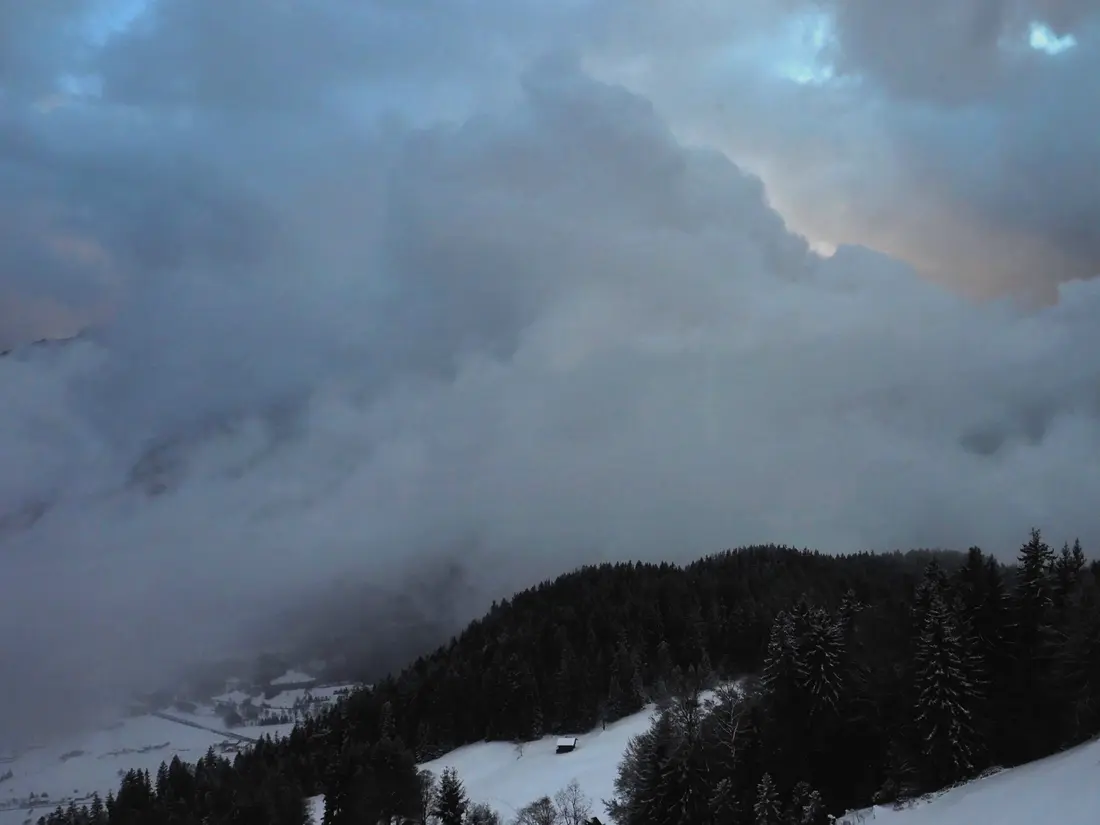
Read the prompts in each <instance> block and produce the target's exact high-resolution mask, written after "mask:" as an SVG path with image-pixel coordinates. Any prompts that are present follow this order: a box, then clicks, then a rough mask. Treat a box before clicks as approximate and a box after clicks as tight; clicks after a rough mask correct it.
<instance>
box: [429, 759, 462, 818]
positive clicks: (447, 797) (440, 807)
mask: <svg viewBox="0 0 1100 825" xmlns="http://www.w3.org/2000/svg"><path fill="white" fill-rule="evenodd" d="M469 804H470V801H469V798H468V797H467V796H466V788H465V787H464V786H463V784H462V781H461V780H460V779H459V778H458V772H457V771H456V770H455V769H454V768H444V769H443V774H442V776H441V777H440V780H439V792H438V793H437V794H436V801H435V807H434V808H433V809H432V815H433V816H435V817H436V818H438V819H439V821H440V823H441V825H462V820H463V818H464V817H465V815H466V808H467V807H468V806H469Z"/></svg>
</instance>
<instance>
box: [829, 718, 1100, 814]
mask: <svg viewBox="0 0 1100 825" xmlns="http://www.w3.org/2000/svg"><path fill="white" fill-rule="evenodd" d="M1098 776H1100V739H1098V740H1094V741H1092V742H1089V743H1087V744H1084V745H1081V746H1080V747H1077V748H1074V749H1073V750H1069V751H1066V752H1065V753H1060V754H1056V755H1055V756H1050V757H1047V758H1046V759H1040V760H1038V761H1037V762H1031V763H1030V764H1027V765H1021V766H1020V767H1018V768H1013V769H1011V770H1007V771H1001V772H1000V773H997V774H994V775H993V776H987V777H984V778H982V779H975V780H974V781H972V782H967V783H966V784H965V785H960V786H959V787H957V788H953V789H951V790H949V791H945V792H943V793H940V794H935V795H932V796H931V798H928V799H925V800H921V801H919V802H916V803H914V804H912V805H911V806H910V807H906V808H902V809H900V810H899V809H895V808H893V807H880V806H875V807H873V808H868V809H865V810H862V811H856V812H854V813H850V814H847V815H846V816H843V817H839V818H838V820H837V825H860V823H866V825H870V824H871V823H873V825H982V824H983V823H987V824H988V825H1036V823H1044V825H1046V824H1047V823H1049V825H1095V823H1097V822H1100V782H1097V781H1096V780H1097V777H1098Z"/></svg>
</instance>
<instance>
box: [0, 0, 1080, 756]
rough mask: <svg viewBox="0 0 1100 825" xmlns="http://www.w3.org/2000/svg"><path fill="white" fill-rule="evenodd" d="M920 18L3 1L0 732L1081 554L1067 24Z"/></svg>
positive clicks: (1076, 125)
mask: <svg viewBox="0 0 1100 825" xmlns="http://www.w3.org/2000/svg"><path fill="white" fill-rule="evenodd" d="M930 2H931V6H932V8H931V9H926V8H925V6H927V5H928V3H925V4H923V5H922V6H921V10H920V12H919V13H918V12H917V11H916V8H917V7H916V6H915V5H913V4H912V3H911V2H909V0H855V1H854V2H852V1H851V0H849V1H847V2H843V3H842V2H840V0H822V1H821V2H815V3H809V2H808V1H807V2H804V0H749V1H748V2H743V3H736V4H725V5H726V6H730V8H724V7H722V8H720V7H719V6H720V5H722V4H718V5H716V4H712V3H705V2H687V3H681V4H666V3H658V2H655V0H630V2H626V0H576V2H571V3H560V4H546V3H538V2H534V0H510V2H507V3H505V2H503V0H480V2H470V3H434V2H429V0H412V1H411V2H410V0H405V2H402V3H394V2H390V0H361V2H359V3H356V4H354V5H349V4H347V3H344V2H340V0H312V2H308V3H307V2H297V0H289V2H284V3H268V2H261V0H234V2H232V3H226V2H224V0H126V1H125V2H123V0H88V2H75V0H35V2H26V3H6V4H0V350H10V352H8V354H6V355H5V356H3V357H0V734H3V735H0V739H4V738H5V737H7V738H9V739H10V740H11V741H21V742H22V741H28V740H30V739H32V738H34V737H43V736H48V735H50V734H51V733H53V732H55V731H60V730H65V729H68V728H71V727H73V726H76V725H79V724H82V723H85V722H88V721H89V720H92V719H94V718H97V715H98V714H99V713H100V712H101V711H103V710H104V708H105V707H108V706H110V707H113V706H114V705H115V704H117V703H118V700H119V697H120V696H122V695H126V694H128V693H129V692H131V691H134V690H143V689H152V688H154V687H160V686H162V685H163V684H164V683H166V682H168V683H170V682H171V680H172V679H173V678H175V676H174V674H176V673H179V672H182V669H183V668H184V667H185V666H186V665H188V664H190V663H194V662H199V661H206V660H211V659H215V658H217V657H221V656H227V655H234V654H240V653H253V652H258V651H260V650H268V649H274V648H276V647H279V646H284V647H295V648H297V649H307V648H310V647H311V646H314V645H316V646H318V647H322V646H324V645H325V644H328V645H329V646H330V647H338V646H339V643H338V642H337V641H336V640H338V639H340V638H345V637H346V638H348V639H354V640H355V641H354V642H352V641H349V642H348V644H357V645H359V646H361V648H362V649H361V650H359V651H357V654H359V655H362V656H364V657H365V658H366V659H367V660H369V662H370V663H371V664H372V666H373V667H375V669H377V670H386V669H389V668H392V667H397V666H400V665H402V664H403V663H405V661H406V660H408V659H409V658H411V657H413V656H415V655H417V654H419V653H421V652H423V651H424V650H426V649H427V648H429V647H430V646H432V645H434V644H436V643H439V642H441V641H445V639H446V638H447V636H448V635H449V634H450V633H453V632H455V631H456V630H457V629H458V628H460V627H461V626H462V625H463V624H464V623H465V622H467V621H468V620H470V619H471V618H473V617H475V616H477V615H479V614H480V613H482V612H483V611H484V610H485V609H486V608H487V607H488V605H489V604H490V603H491V601H492V600H494V599H500V598H503V597H506V596H508V595H510V594H511V593H512V592H513V591H515V590H516V589H518V588H523V587H527V586H529V585H532V584H534V583H536V582H538V581H539V580H541V579H543V578H546V577H549V576H554V575H557V574H559V573H561V572H564V571H566V570H568V569H570V568H572V567H575V566H577V565H581V564H588V563H597V562H600V561H605V560H624V559H643V560H668V561H675V562H683V561H689V560H691V559H694V558H697V557H699V556H701V555H703V554H706V553H710V552H715V551H718V550H721V549H724V548H727V547H733V546H739V545H747V544H753V543H767V542H777V543H786V544H791V545H796V546H800V547H801V546H807V547H815V548H820V549H821V550H823V551H827V552H842V551H856V550H864V549H877V550H893V549H895V548H900V549H908V548H913V547H946V548H960V549H966V548H967V547H968V546H970V545H980V546H981V547H982V548H983V549H985V550H986V551H988V552H991V553H993V554H995V555H997V556H998V557H999V558H1002V559H1004V560H1009V559H1011V558H1012V557H1013V556H1014V554H1015V553H1016V550H1017V549H1018V547H1019V545H1020V543H1021V541H1023V540H1024V539H1026V536H1027V531H1028V530H1029V528H1031V527H1033V526H1041V527H1043V528H1044V530H1045V531H1047V534H1048V535H1049V538H1050V540H1051V541H1052V542H1055V543H1057V544H1058V545H1060V544H1061V542H1062V541H1063V540H1064V539H1069V540H1071V541H1072V539H1073V538H1074V536H1080V538H1081V541H1082V543H1083V544H1084V545H1085V547H1086V548H1087V549H1088V551H1089V552H1090V553H1092V554H1095V550H1096V548H1097V547H1098V546H1100V511H1098V510H1097V508H1096V502H1097V500H1098V499H1100V464H1098V463H1097V462H1096V461H1095V460H1094V458H1095V456H1096V454H1097V450H1098V449H1100V325H1098V324H1097V322H1096V321H1097V318H1098V313H1100V283H1098V282H1097V281H1096V280H1094V279H1093V276H1095V275H1096V274H1097V272H1098V271H1100V233H1098V232H1097V227H1098V226H1100V222H1098V221H1100V194H1098V193H1100V177H1098V176H1100V142H1098V141H1097V140H1095V132H1096V130H1095V121H1096V113H1097V111H1100V46H1098V43H1100V12H1098V10H1097V6H1096V5H1095V4H1093V3H1086V2H1083V0H1078V1H1077V2H1073V1H1072V0H1016V1H1015V2H1009V0H993V2H985V0H952V2H951V4H950V8H951V10H952V14H954V15H957V16H958V18H957V20H955V22H954V23H952V24H951V25H950V26H948V24H947V23H945V22H943V21H944V20H945V19H946V18H945V17H944V16H943V15H939V14H938V13H937V10H938V9H939V7H940V6H942V7H943V8H944V9H947V8H948V6H947V3H948V0H930ZM953 19H954V18H953ZM958 21H963V22H965V25H962V24H960V23H958ZM964 31H965V35H964V34H960V32H964ZM1037 32H1038V34H1037ZM1059 44H1060V45H1059ZM1056 46H1057V47H1056ZM40 339H48V340H46V341H43V342H40V343H33V342H35V341H40ZM364 639H366V641H364ZM326 640H327V641H326ZM330 652H331V651H330ZM74 692H79V693H80V695H81V697H82V698H81V699H80V701H75V700H74V699H73V695H74ZM0 744H3V742H0Z"/></svg>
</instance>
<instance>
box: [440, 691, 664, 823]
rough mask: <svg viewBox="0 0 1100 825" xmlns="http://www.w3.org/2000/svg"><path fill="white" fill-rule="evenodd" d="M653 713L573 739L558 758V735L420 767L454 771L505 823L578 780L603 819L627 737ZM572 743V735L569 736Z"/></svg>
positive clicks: (456, 754) (480, 747)
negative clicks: (572, 744)
mask: <svg viewBox="0 0 1100 825" xmlns="http://www.w3.org/2000/svg"><path fill="white" fill-rule="evenodd" d="M652 711H653V709H652V708H647V709H646V710H643V711H641V712H640V713H636V714H634V715H633V716H628V717H626V718H625V719H620V720H619V721H618V722H614V723H612V724H610V725H608V726H607V729H606V730H594V731H592V732H590V733H585V734H582V735H579V736H577V749H576V750H575V751H572V752H571V753H563V754H558V753H555V751H556V750H557V743H558V737H555V736H548V737H546V738H544V739H540V740H538V741H535V742H527V743H525V744H524V745H523V746H522V747H520V746H517V745H513V744H510V743H507V742H479V743H478V744H476V745H467V746H466V747H464V748H459V749H458V750H454V751H451V752H450V753H448V754H447V755H446V756H442V757H440V758H439V759H435V760H433V761H431V762H426V763H424V764H423V765H421V767H422V768H427V769H428V770H430V771H431V772H432V773H434V774H435V775H436V776H439V775H440V774H441V773H442V772H443V769H444V768H454V769H455V770H456V771H458V776H459V779H461V780H462V783H463V784H464V785H465V786H466V793H467V794H468V795H469V797H470V799H471V800H473V801H474V802H484V803H486V804H487V805H489V806H490V807H491V808H495V809H496V810H497V811H498V812H499V813H500V814H501V816H502V817H503V818H504V820H505V821H506V822H509V821H511V820H512V819H513V818H514V817H515V815H516V813H517V812H518V811H519V809H520V808H522V807H523V806H524V805H526V804H527V803H529V802H533V801H534V800H536V799H538V798H539V797H541V796H549V797H551V798H553V796H554V794H555V793H556V792H557V791H559V790H561V789H562V788H564V787H565V786H566V785H568V784H569V783H570V781H572V780H574V779H576V780H577V782H578V784H579V785H580V787H581V790H582V791H584V793H585V795H586V796H588V797H589V799H591V800H592V812H593V813H594V814H596V815H597V816H599V817H600V818H601V819H603V820H606V819H607V817H606V815H605V811H604V806H603V800H605V799H610V798H611V796H612V794H613V793H614V789H615V774H616V773H617V772H618V769H619V761H620V760H621V759H622V755H623V751H624V750H625V749H626V745H627V743H628V742H629V741H630V739H631V737H633V736H636V735H637V734H639V733H642V732H644V731H645V730H647V729H648V728H649V722H650V716H651V714H652ZM568 738H569V739H572V737H568Z"/></svg>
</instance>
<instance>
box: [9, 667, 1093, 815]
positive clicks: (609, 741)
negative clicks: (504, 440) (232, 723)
mask: <svg viewBox="0 0 1100 825" xmlns="http://www.w3.org/2000/svg"><path fill="white" fill-rule="evenodd" d="M287 681H290V680H287ZM339 690H341V688H336V687H329V688H317V689H314V690H313V691H312V692H311V693H312V695H313V696H323V697H330V698H331V697H333V696H335V695H336V693H337V692H338V691H339ZM304 695H305V691H304V690H303V689H301V688H299V689H295V690H291V691H285V692H284V693H282V694H279V695H277V696H274V697H272V698H271V699H270V700H268V702H269V703H270V705H271V706H272V707H275V708H277V707H280V706H283V707H290V706H291V705H292V704H293V703H294V701H295V700H299V699H301V698H302V697H303V696H304ZM219 700H231V701H234V702H238V703H244V702H254V703H256V704H257V705H258V704H260V703H261V702H263V701H264V700H263V699H262V698H260V697H252V696H247V695H246V694H243V693H230V694H225V695H223V696H221V697H215V701H219ZM651 714H652V708H647V709H645V710H644V711H642V712H640V713H637V714H635V715H634V716H629V717H627V718H625V719H622V720H620V721H618V722H615V723H613V724H611V725H608V726H607V728H606V729H604V730H601V729H597V730H594V731H591V732H589V733H585V734H581V735H579V736H578V746H577V749H576V750H575V751H573V752H571V753H564V754H558V753H556V752H555V751H556V745H557V737H546V738H544V739H541V740H539V741H537V742H528V743H526V744H524V745H523V746H522V747H517V746H516V745H513V744H509V743H504V742H482V743H479V744H476V745H468V746H466V747H463V748H459V749H457V750H454V751H452V752H451V753H449V754H447V755H445V756H443V757H440V758H439V759H436V760H433V761H431V762H427V763H425V764H424V765H422V766H421V767H424V768H427V769H428V770H431V771H432V772H433V773H435V774H436V775H437V776H438V775H439V774H440V773H441V772H442V770H443V769H444V768H446V767H453V768H455V769H456V770H457V771H458V773H459V776H460V777H461V778H462V781H463V783H464V784H465V785H466V790H467V792H468V793H469V796H470V798H471V799H472V800H474V801H477V802H484V803H487V804H489V805H490V806H491V807H493V808H495V809H496V810H497V811H499V812H500V814H501V815H502V817H503V818H504V820H505V821H506V822H507V821H510V820H512V819H513V818H514V817H515V814H516V812H517V811H518V810H519V809H520V808H521V807H523V806H524V805H526V804H527V803H529V802H532V801H533V800H535V799H537V798H538V797H540V796H551V797H552V796H553V795H554V793H556V792H557V791H558V790H560V789H561V788H564V787H565V786H566V785H568V784H569V783H570V782H571V781H572V780H574V779H575V780H577V782H578V784H579V785H580V787H581V790H582V791H583V792H584V793H585V794H586V795H587V796H588V797H589V798H590V799H591V801H592V803H593V813H595V814H597V815H598V816H600V817H601V818H602V819H606V816H605V811H604V807H603V800H605V799H609V798H610V797H611V795H612V792H613V786H614V780H615V774H616V771H617V769H618V764H619V760H620V759H621V758H622V754H623V751H624V749H625V748H626V745H627V743H628V742H629V741H630V738H631V737H632V736H634V735H636V734H638V733H641V732H642V731H644V730H645V729H646V728H647V727H648V726H649V722H650V718H651ZM169 715H170V716H172V717H174V718H178V720H179V721H173V720H172V719H169V718H165V717H164V716H157V715H155V714H149V715H144V716H137V717H133V718H130V719H126V720H124V721H122V722H119V723H118V724H117V725H115V726H113V727H111V728H109V729H107V730H103V731H99V732H96V733H92V734H89V735H87V736H84V737H79V738H77V739H74V740H73V741H71V742H67V743H64V744H63V745H58V746H52V747H49V748H36V749H32V750H29V751H25V752H23V753H21V754H18V755H16V756H14V757H10V756H4V755H3V754H2V753H0V777H4V776H5V774H6V772H7V771H9V770H10V771H11V772H12V776H11V777H10V778H6V779H4V780H3V781H0V825H23V823H25V822H27V821H28V820H30V821H33V820H34V819H36V818H37V817H38V816H41V815H42V814H44V813H46V812H48V811H49V810H51V809H53V808H54V807H55V806H56V805H57V804H58V803H59V802H60V803H62V804H64V803H66V802H67V801H68V800H69V799H73V798H75V799H83V798H86V797H87V796H88V795H90V794H91V793H92V791H99V792H100V793H105V792H106V791H108V790H112V789H114V788H115V787H117V785H118V779H119V776H120V775H121V774H122V773H124V772H125V771H126V770H129V769H130V768H147V769H148V770H150V771H155V770H156V768H157V766H158V765H159V764H160V762H161V761H162V760H168V759H171V757H172V755H173V754H179V755H180V757H181V758H182V759H186V760H188V761H194V760H195V759H197V758H198V757H200V756H201V755H202V754H203V753H205V752H206V750H207V748H209V747H211V746H213V747H214V748H215V750H218V751H222V752H232V750H233V749H235V748H236V747H238V746H239V745H240V743H241V742H242V741H244V740H245V739H246V738H251V737H256V736H261V735H263V734H265V733H271V734H276V733H285V732H287V731H288V730H289V729H290V728H291V727H292V725H276V726H263V727H257V726H255V725H251V726H238V727H233V728H231V729H229V730H224V731H221V730H220V729H221V723H220V722H219V720H218V717H217V716H216V714H215V709H214V706H213V705H210V706H200V707H198V708H197V709H196V710H195V711H194V712H192V713H188V714H184V713H180V712H179V711H175V710H174V711H170V712H169ZM193 725H194V726H193ZM200 725H203V726H206V727H205V728H204V727H199V726H200ZM219 731H220V732H219ZM1098 775H1100V740H1096V741H1093V742H1090V743H1088V744H1085V745H1082V746H1080V747H1078V748H1074V749H1073V750H1070V751H1067V752H1065V753H1062V754H1058V755H1056V756H1051V757H1048V758H1047V759H1043V760H1040V761H1037V762H1033V763H1031V764H1029V765H1023V766H1021V767H1018V768H1014V769H1012V770H1007V771H1002V772H1000V773H998V774H995V775H993V776H988V777H985V778H982V779H977V780H974V781H973V782H969V783H967V784H965V785H962V786H960V787H958V788H954V789H952V790H950V791H946V792H944V793H941V794H937V795H933V796H931V797H930V798H927V799H924V800H921V801H919V802H916V803H914V804H912V805H910V806H908V807H905V808H901V809H895V808H893V807H882V806H876V807H874V808H868V809H865V810H861V811H855V812H852V813H849V814H846V815H845V816H843V817H839V818H838V820H837V825H870V823H873V824H874V825H973V823H984V822H988V823H991V825H992V824H993V823H995V824H996V825H1034V823H1036V822H1049V823H1051V825H1095V823H1097V822H1100V783H1098V782H1097V781H1096V777H1097V776H1098ZM32 793H33V794H35V796H36V798H35V800H34V801H33V802H32V801H29V796H30V794H32ZM43 793H45V794H48V797H47V798H45V799H42V798H41V795H42V794H43ZM309 802H310V809H311V813H312V815H313V817H314V819H315V821H319V820H320V816H321V814H322V813H323V811H324V799H323V798H322V797H314V798H311V799H310V800H309Z"/></svg>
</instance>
